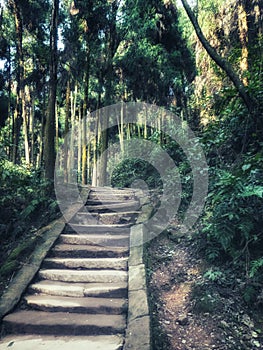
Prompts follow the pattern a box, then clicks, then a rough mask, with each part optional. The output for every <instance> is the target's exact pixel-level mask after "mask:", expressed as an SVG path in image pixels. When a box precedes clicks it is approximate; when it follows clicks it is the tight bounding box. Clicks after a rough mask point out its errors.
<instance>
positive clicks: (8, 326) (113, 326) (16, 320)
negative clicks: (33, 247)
mask: <svg viewBox="0 0 263 350" xmlns="http://www.w3.org/2000/svg"><path fill="white" fill-rule="evenodd" d="M3 325H4V329H5V330H6V331H7V333H11V332H12V333H18V334H25V333H30V334H32V333H37V334H52V335H54V334H55V335H67V336H68V335H74V336H76V335H94V334H96V335H103V334H105V335H106V334H109V335H111V334H120V333H124V331H125V328H126V320H125V317H124V315H94V314H80V313H65V312H44V311H17V312H13V313H11V314H9V315H7V316H6V317H4V319H3Z"/></svg>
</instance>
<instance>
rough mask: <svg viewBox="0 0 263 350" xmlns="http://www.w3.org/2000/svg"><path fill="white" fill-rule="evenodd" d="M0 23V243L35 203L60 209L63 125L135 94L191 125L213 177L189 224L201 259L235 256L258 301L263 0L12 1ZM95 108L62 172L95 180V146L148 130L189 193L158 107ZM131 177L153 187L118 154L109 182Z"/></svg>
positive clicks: (13, 235) (138, 167) (22, 225)
mask: <svg viewBox="0 0 263 350" xmlns="http://www.w3.org/2000/svg"><path fill="white" fill-rule="evenodd" d="M191 22H192V23H191ZM0 35H1V36H0V142H1V148H0V178H1V187H0V191H1V192H0V193H1V197H0V208H1V216H0V239H1V242H3V249H5V247H6V246H8V247H10V242H15V241H16V240H19V239H21V237H23V235H24V232H25V230H28V229H31V227H30V225H28V223H29V222H30V223H32V222H33V221H34V220H39V215H40V214H39V213H41V215H44V214H45V215H46V216H47V218H48V220H49V219H51V218H52V217H53V216H54V215H55V213H56V211H57V205H56V201H55V198H54V197H53V196H52V191H51V190H50V189H51V188H52V181H53V176H54V164H55V156H56V151H57V150H58V148H59V147H60V145H61V144H63V141H64V137H65V135H66V134H67V133H68V131H69V130H70V129H71V128H73V127H74V125H76V124H77V123H78V122H79V121H81V120H84V119H85V117H86V116H87V115H89V113H91V112H93V111H96V110H98V109H100V108H102V107H104V106H109V105H111V104H113V103H118V102H121V101H122V102H130V101H143V102H147V103H150V104H156V105H158V106H162V107H165V108H166V109H168V110H170V111H172V112H173V113H174V114H175V115H176V116H178V117H179V118H180V119H181V121H182V123H188V125H189V126H190V128H191V129H192V130H194V132H195V134H196V136H198V138H199V142H200V143H201V144H202V147H203V150H204V152H205V155H206V159H207V163H208V165H209V176H210V185H209V194H208V198H207V202H206V206H205V209H204V212H203V215H202V218H201V220H200V221H199V224H198V226H197V229H196V231H197V232H198V234H199V235H201V236H202V237H203V240H202V242H203V243H202V244H203V245H204V251H205V254H206V256H207V258H208V259H209V260H210V261H211V262H213V263H215V264H218V263H220V262H222V261H226V260H227V261H229V262H231V264H233V265H235V266H237V267H238V271H239V272H240V271H241V273H242V275H243V276H244V278H245V286H244V298H245V299H246V300H247V302H251V301H253V300H255V298H256V297H258V296H259V295H260V293H261V292H262V290H263V289H262V287H263V285H262V275H263V235H262V234H263V232H262V227H263V205H262V204H263V203H262V202H263V200H262V198H263V184H262V179H263V152H262V150H263V114H262V112H263V107H262V104H261V100H262V96H263V79H262V74H263V61H262V54H263V1H262V0H250V1H248V0H198V1H191V3H190V1H189V4H188V3H187V2H186V1H182V2H179V1H178V3H176V1H170V0H137V1H133V0H123V1H120V0H119V1H118V0H112V1H107V0H93V1H82V0H78V1H68V0H64V1H62V0H60V1H59V0H53V1H51V0H38V1H35V0H30V1H24V0H7V1H2V2H1V6H0ZM92 115H93V117H92V118H93V120H91V123H92V125H93V126H92V130H93V132H94V130H96V132H95V134H96V137H93V138H92V142H88V139H87V135H89V137H91V136H92V135H91V134H89V131H90V133H91V132H92V130H89V129H88V128H89V126H88V125H87V130H86V128H84V131H83V133H82V135H81V138H82V142H81V143H80V145H79V148H78V151H77V154H70V151H69V154H68V158H69V162H70V161H71V158H72V157H75V158H76V159H77V165H76V169H75V172H74V174H72V173H71V172H68V173H67V172H66V173H65V174H64V176H65V180H66V181H69V182H70V181H71V180H72V177H74V178H76V177H77V178H78V181H79V182H80V183H83V184H93V185H104V183H105V181H106V177H107V172H106V160H105V161H104V162H102V165H101V168H99V169H98V168H97V166H96V160H97V159H98V157H99V156H100V154H102V153H103V151H104V150H105V149H107V148H108V147H109V145H110V144H111V143H113V142H120V144H121V143H122V142H123V140H125V139H130V138H141V139H147V140H150V141H151V142H156V143H158V144H159V145H161V146H162V147H163V148H164V149H165V150H166V151H167V152H168V153H169V155H170V156H171V157H172V158H173V159H174V160H175V161H177V163H178V164H179V170H180V174H181V175H182V181H183V184H182V185H183V190H184V191H183V201H182V205H181V210H182V211H183V209H184V206H185V207H186V206H187V204H188V203H189V198H191V195H192V193H191V189H192V177H191V168H190V166H189V163H188V161H187V159H185V156H184V154H183V152H182V151H181V150H180V148H179V147H178V145H176V144H175V142H173V140H171V139H169V138H168V137H165V135H164V134H163V133H162V132H161V130H162V128H161V126H162V119H161V118H156V120H155V121H154V123H155V125H156V127H155V128H147V126H145V124H144V122H143V121H140V122H139V121H138V123H137V124H128V125H126V124H123V123H121V121H120V123H119V126H118V128H110V129H107V123H108V122H109V120H107V118H101V117H100V114H99V113H97V114H92ZM94 115H95V117H94ZM108 118H112V116H110V115H109V116H108ZM105 129H106V130H107V131H106V132H105V131H102V132H100V130H105ZM83 145H84V146H83ZM138 177H139V178H140V177H141V178H143V179H144V180H145V181H146V182H147V184H148V185H149V187H150V188H156V187H157V188H158V186H160V187H161V185H160V183H159V181H158V174H156V173H155V172H154V171H153V169H152V167H151V166H150V165H149V164H148V163H147V162H145V161H142V160H139V159H130V160H127V161H125V162H123V163H121V164H119V165H118V167H117V169H116V171H115V172H114V176H113V178H112V185H113V186H129V185H130V184H131V183H132V182H133V181H134V179H135V178H138ZM171 186H172V179H171ZM182 215H183V214H182ZM41 222H42V221H41V220H40V223H41ZM40 223H38V224H40ZM8 253H10V249H7V252H5V253H3V257H7V255H8ZM13 267H14V265H12V264H10V268H13ZM215 271H216V270H215ZM2 273H8V271H6V270H5V271H2ZM217 277H218V276H216V272H215V276H214V278H217ZM212 278H213V276H212Z"/></svg>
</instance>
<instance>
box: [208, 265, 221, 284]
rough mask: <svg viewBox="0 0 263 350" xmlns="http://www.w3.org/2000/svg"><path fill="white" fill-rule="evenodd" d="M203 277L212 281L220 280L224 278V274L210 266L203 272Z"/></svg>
mask: <svg viewBox="0 0 263 350" xmlns="http://www.w3.org/2000/svg"><path fill="white" fill-rule="evenodd" d="M204 278H205V279H208V280H209V281H212V282H222V281H224V279H225V274H224V272H222V271H221V270H219V269H215V268H210V269H209V270H207V271H206V272H205V274H204Z"/></svg>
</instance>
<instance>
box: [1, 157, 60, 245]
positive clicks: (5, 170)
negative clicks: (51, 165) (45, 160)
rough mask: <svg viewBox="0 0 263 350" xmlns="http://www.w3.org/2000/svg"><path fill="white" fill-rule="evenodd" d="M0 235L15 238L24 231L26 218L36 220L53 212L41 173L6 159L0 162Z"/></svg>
mask: <svg viewBox="0 0 263 350" xmlns="http://www.w3.org/2000/svg"><path fill="white" fill-rule="evenodd" d="M0 182H1V186H0V194H1V196H0V210H1V218H0V236H1V238H2V239H3V238H4V239H5V238H8V239H10V238H11V237H13V238H15V237H16V236H17V235H19V234H21V233H22V232H23V230H24V226H25V224H26V221H27V220H28V219H30V220H32V219H34V218H35V217H39V216H40V215H39V213H40V212H41V210H42V211H44V210H49V211H50V215H52V213H54V212H55V211H56V209H57V205H56V202H55V200H54V198H51V197H50V196H49V195H48V194H47V188H48V186H49V184H48V183H47V181H45V180H43V179H42V178H41V172H40V171H35V170H30V169H28V168H27V167H24V166H20V165H14V164H13V163H11V162H9V161H8V160H6V159H2V160H1V161H0Z"/></svg>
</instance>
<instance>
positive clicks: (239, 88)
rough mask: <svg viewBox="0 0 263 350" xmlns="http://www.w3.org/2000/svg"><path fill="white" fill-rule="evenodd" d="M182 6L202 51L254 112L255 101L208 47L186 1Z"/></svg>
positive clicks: (227, 65) (236, 77)
mask: <svg viewBox="0 0 263 350" xmlns="http://www.w3.org/2000/svg"><path fill="white" fill-rule="evenodd" d="M182 4H183V6H184V9H185V11H186V13H187V15H188V17H189V19H190V21H191V22H192V25H193V27H194V29H195V32H196V35H197V37H198V39H199V40H200V42H201V44H202V45H203V47H204V49H205V50H206V51H207V53H208V55H209V56H210V57H211V58H212V60H213V61H214V62H215V63H216V64H217V65H218V66H219V67H220V68H221V69H222V70H223V71H224V72H225V73H226V74H227V76H228V77H229V79H230V80H231V81H232V83H233V84H234V86H235V87H236V89H237V91H238V93H239V96H240V97H241V98H242V100H243V101H244V103H245V105H246V107H247V108H248V110H249V112H253V111H254V110H255V101H254V99H253V98H251V96H250V95H249V94H248V92H247V90H246V87H245V85H244V84H243V82H242V81H241V79H240V78H239V76H238V75H237V73H236V72H235V71H234V69H233V67H232V66H231V64H230V63H229V62H228V61H227V60H226V59H224V58H223V57H221V56H220V55H219V54H218V53H217V52H216V50H215V49H214V48H213V47H212V46H211V45H210V43H209V42H208V40H207V39H206V38H205V36H204V34H203V32H202V29H201V28H200V26H199V23H198V21H197V19H196V17H195V15H194V13H193V11H192V10H191V8H190V6H189V4H188V3H187V1H186V0H182Z"/></svg>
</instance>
